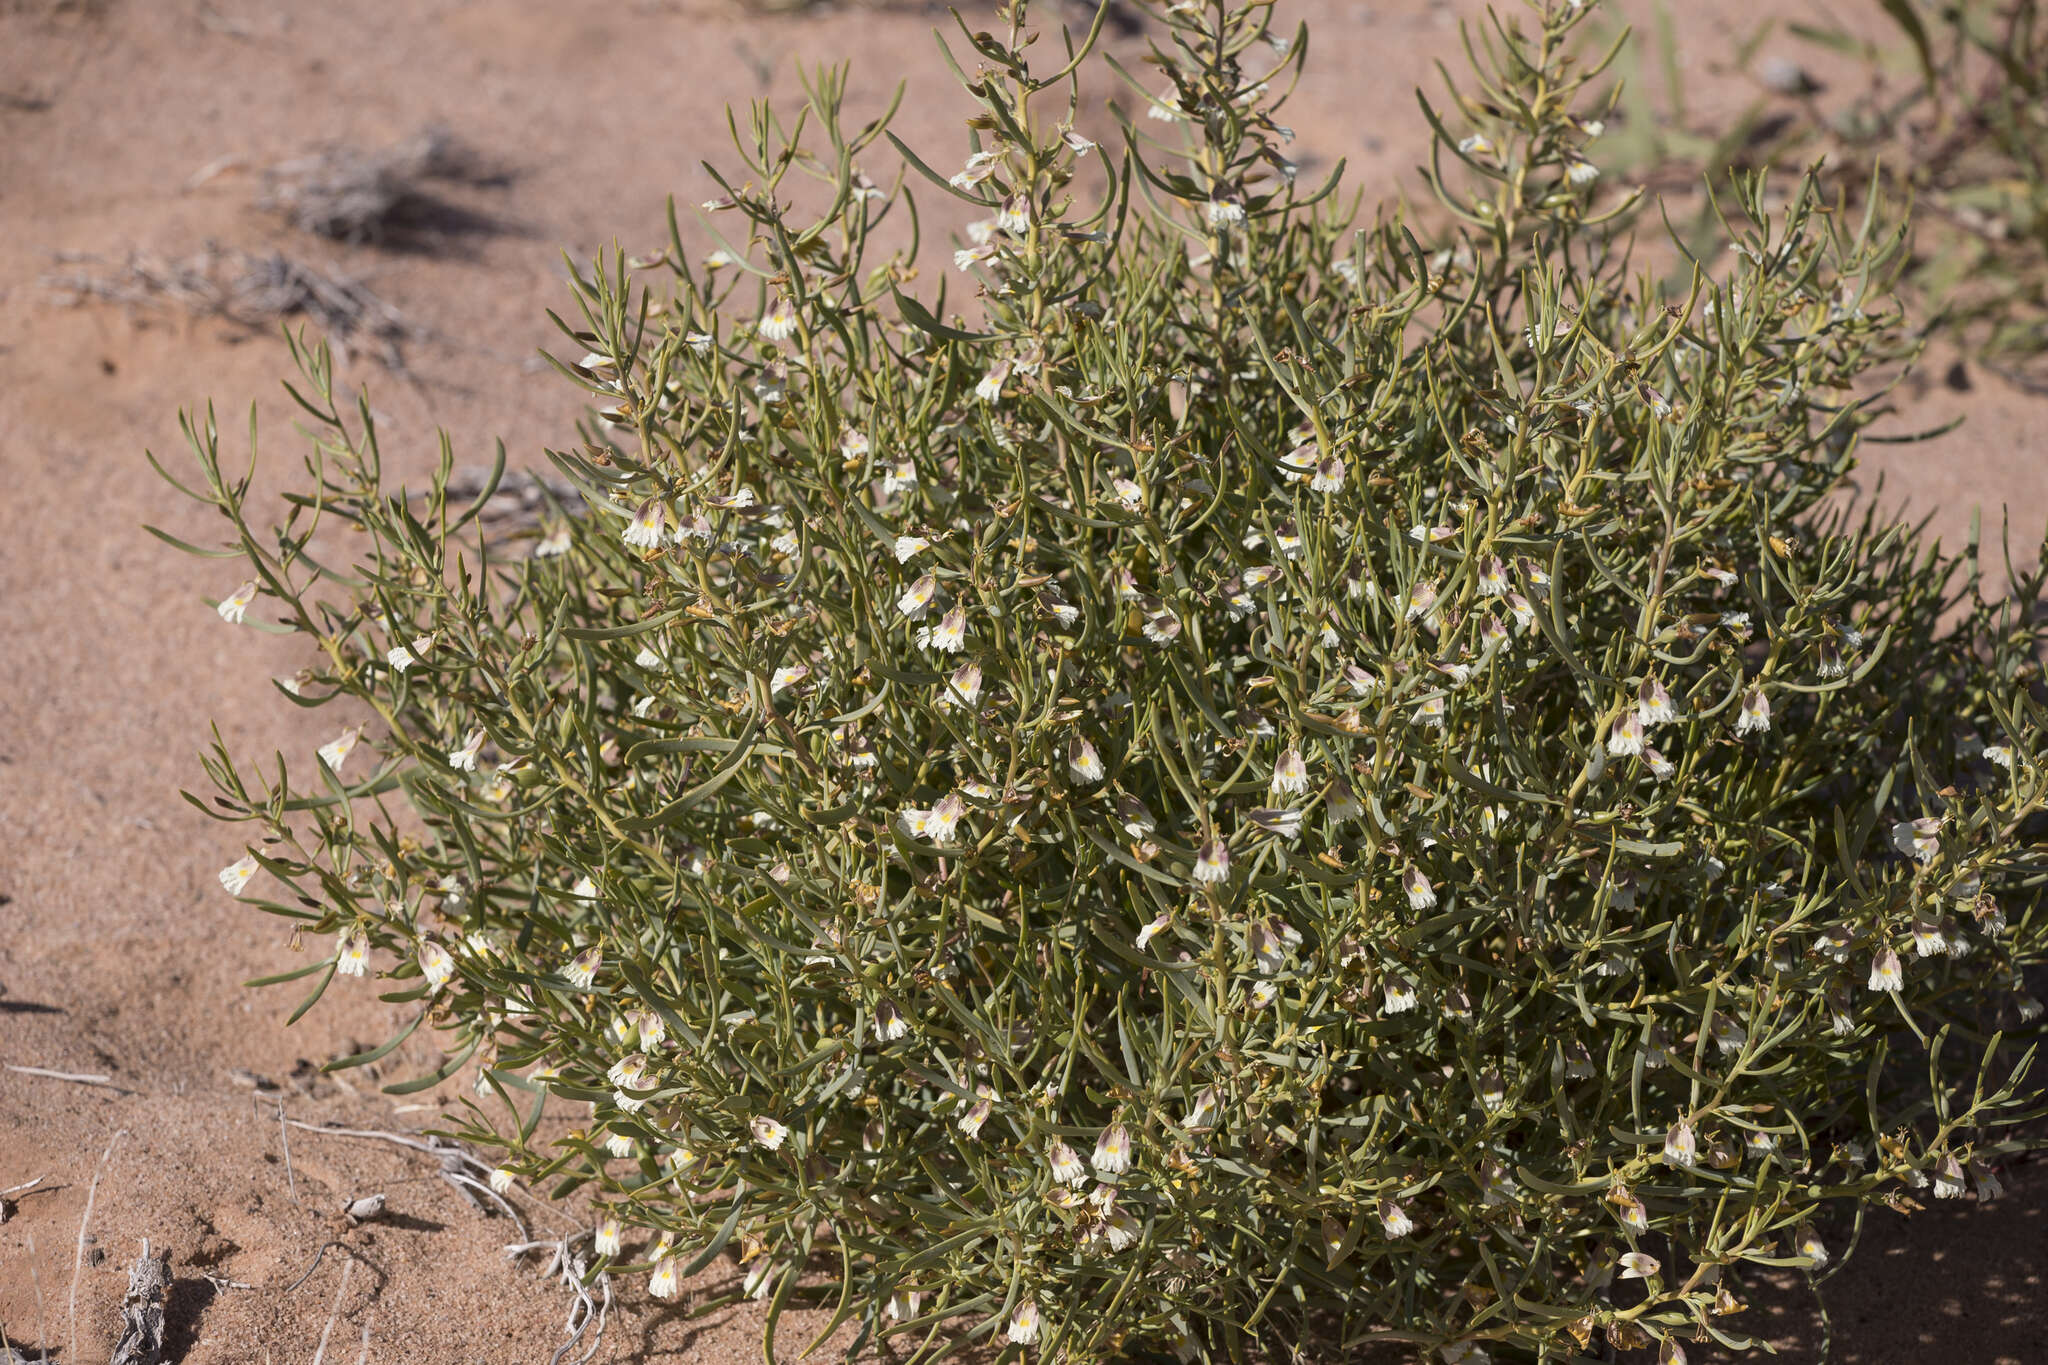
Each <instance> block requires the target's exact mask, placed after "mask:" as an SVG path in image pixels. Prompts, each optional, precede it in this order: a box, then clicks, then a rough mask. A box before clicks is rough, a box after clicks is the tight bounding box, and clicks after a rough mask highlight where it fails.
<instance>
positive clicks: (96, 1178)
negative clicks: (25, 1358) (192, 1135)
mask: <svg viewBox="0 0 2048 1365" xmlns="http://www.w3.org/2000/svg"><path fill="white" fill-rule="evenodd" d="M127 1136H128V1130H127V1129H126V1128H116V1129H115V1130H114V1135H113V1136H112V1137H110V1138H108V1139H107V1150H105V1151H104V1152H101V1153H100V1164H99V1165H98V1166H96V1167H94V1168H93V1173H92V1184H91V1185H90V1186H88V1187H87V1188H86V1191H85V1212H84V1213H81V1214H80V1215H79V1216H78V1254H77V1255H76V1256H74V1257H73V1258H72V1261H71V1304H70V1307H68V1308H67V1309H66V1310H65V1316H66V1318H67V1319H68V1320H69V1323H68V1327H67V1332H68V1340H67V1344H66V1346H65V1351H64V1358H65V1359H66V1360H76V1359H77V1358H78V1278H79V1276H81V1275H83V1274H84V1273H85V1230H86V1228H87V1227H89V1226H90V1225H91V1223H92V1201H93V1200H94V1199H95V1198H97V1197H98V1196H99V1192H100V1177H101V1176H102V1175H105V1174H106V1171H107V1159H108V1158H109V1157H111V1156H113V1154H114V1144H115V1143H117V1142H119V1141H120V1140H121V1139H122V1138H124V1137H127Z"/></svg>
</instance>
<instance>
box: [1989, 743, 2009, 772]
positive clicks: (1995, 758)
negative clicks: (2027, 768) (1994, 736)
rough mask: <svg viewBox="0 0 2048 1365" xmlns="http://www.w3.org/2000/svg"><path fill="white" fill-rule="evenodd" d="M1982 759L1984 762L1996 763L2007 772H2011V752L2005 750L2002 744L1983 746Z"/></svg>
mask: <svg viewBox="0 0 2048 1365" xmlns="http://www.w3.org/2000/svg"><path fill="white" fill-rule="evenodd" d="M1984 757H1985V759H1986V761H1988V762H1991V763H1996V764H1997V765H1998V766H1999V767H2001V768H2003V769H2005V770H2006V771H2007V772H2011V771H2012V750H2011V749H2008V748H2006V747H2005V746H2004V745H2003V744H1987V745H1985V746H1984Z"/></svg>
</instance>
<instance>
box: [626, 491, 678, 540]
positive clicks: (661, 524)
mask: <svg viewBox="0 0 2048 1365" xmlns="http://www.w3.org/2000/svg"><path fill="white" fill-rule="evenodd" d="M667 529H668V506H667V505H666V504H665V503H663V502H662V500H661V499H660V498H649V499H648V500H647V501H645V502H643V503H641V504H640V508H639V510H638V511H636V512H634V513H633V519H632V520H631V521H629V522H627V523H626V529H625V531H624V532H623V534H622V538H623V539H624V540H625V542H626V543H627V544H628V545H631V546H632V547H633V548H635V549H638V550H653V549H657V548H659V547H660V545H661V537H662V534H663V532H665V531H666V530H667Z"/></svg>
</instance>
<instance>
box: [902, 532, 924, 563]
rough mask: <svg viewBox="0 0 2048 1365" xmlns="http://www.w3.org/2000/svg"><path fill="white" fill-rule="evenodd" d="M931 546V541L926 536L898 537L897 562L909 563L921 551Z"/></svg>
mask: <svg viewBox="0 0 2048 1365" xmlns="http://www.w3.org/2000/svg"><path fill="white" fill-rule="evenodd" d="M930 548H931V541H930V540H928V539H927V538H925V537H924V536H898V537H896V562H897V563H898V564H908V563H909V562H910V560H911V559H912V558H913V557H914V556H916V555H917V554H918V553H919V552H921V551H923V550H927V549H930Z"/></svg>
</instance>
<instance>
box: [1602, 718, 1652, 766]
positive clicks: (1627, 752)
mask: <svg viewBox="0 0 2048 1365" xmlns="http://www.w3.org/2000/svg"><path fill="white" fill-rule="evenodd" d="M1642 751H1643V718H1642V717H1641V716H1639V715H1637V714H1636V713H1635V712H1633V711H1631V712H1629V713H1628V714H1627V715H1625V716H1623V717H1622V718H1621V723H1620V724H1619V725H1616V726H1615V727H1614V728H1613V729H1612V730H1610V731H1608V734H1607V752H1608V754H1609V756H1611V757H1613V758H1633V757H1635V756H1636V755H1637V754H1640V753H1642Z"/></svg>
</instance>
